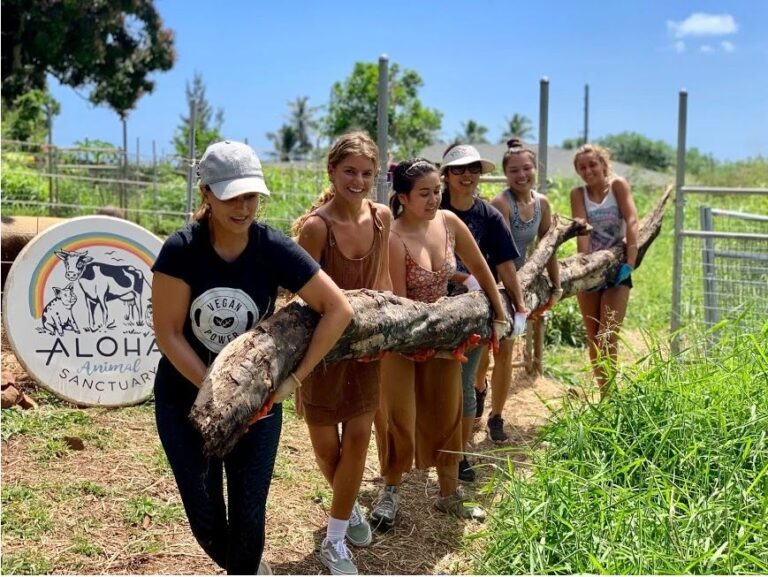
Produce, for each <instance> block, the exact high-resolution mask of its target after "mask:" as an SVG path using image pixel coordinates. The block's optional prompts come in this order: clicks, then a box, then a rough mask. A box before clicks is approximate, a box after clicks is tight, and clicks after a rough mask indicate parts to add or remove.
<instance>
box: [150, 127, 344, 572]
mask: <svg viewBox="0 0 768 577" xmlns="http://www.w3.org/2000/svg"><path fill="white" fill-rule="evenodd" d="M198 174H199V176H200V192H201V194H202V198H203V203H202V206H201V208H200V209H199V210H198V211H197V213H196V214H195V216H194V218H193V222H191V223H190V224H188V225H187V226H185V227H184V228H182V229H180V230H178V231H177V232H175V233H173V234H172V235H171V236H169V237H168V239H167V240H166V241H165V244H164V245H163V248H162V249H161V251H160V254H159V255H158V257H157V260H156V261H155V264H154V266H153V268H152V270H153V272H154V278H153V283H152V305H153V309H154V328H155V338H156V339H157V344H158V347H159V348H160V350H161V352H162V353H163V356H162V358H161V360H160V362H159V364H158V368H157V374H156V378H155V416H156V421H157V430H158V434H159V436H160V441H161V442H162V445H163V449H164V450H165V453H166V455H167V456H168V461H169V463H170V465H171V469H172V470H173V474H174V477H175V478H176V483H177V485H178V487H179V493H180V494H181V499H182V502H183V503H184V509H185V510H186V513H187V517H188V518H189V524H190V527H191V529H192V533H193V534H194V536H195V538H196V539H197V541H198V543H199V544H200V546H201V547H202V548H203V550H204V551H205V552H206V553H207V554H208V555H209V556H210V557H211V559H213V561H214V562H215V563H216V564H217V565H219V566H220V567H222V568H223V569H226V571H227V572H228V573H230V574H238V575H245V574H255V573H256V572H257V571H258V572H259V573H269V572H270V571H269V569H268V566H267V565H266V564H265V563H261V555H262V551H263V549H264V534H265V531H264V520H265V509H266V502H267V495H268V493H269V485H270V482H271V480H272V471H273V468H274V464H275V456H276V453H277V445H278V440H279V438H280V428H281V425H282V404H281V402H280V401H282V400H283V399H284V398H285V397H287V396H288V395H289V394H290V392H291V391H293V390H294V389H295V388H296V387H297V386H300V385H301V380H302V379H303V378H305V377H306V376H307V375H308V374H309V373H310V371H311V370H312V369H313V368H314V366H315V365H316V364H317V363H318V362H319V361H320V360H321V359H322V358H323V357H324V356H325V354H326V353H327V352H328V351H329V350H330V349H331V348H332V347H333V345H334V344H335V343H336V341H337V339H338V338H339V336H341V334H342V332H343V331H344V329H345V327H346V326H347V324H348V323H349V321H350V319H351V318H352V308H351V306H350V304H349V302H348V301H347V299H346V297H345V296H344V293H342V292H341V290H340V289H339V288H338V287H337V286H336V285H335V284H334V282H333V281H332V280H331V279H330V278H329V277H328V275H327V274H325V273H324V272H323V271H322V270H320V267H319V265H318V264H317V263H316V262H315V260H314V259H313V258H312V257H311V256H309V255H308V254H307V253H306V251H305V250H304V249H302V248H301V247H300V246H298V245H297V244H296V243H294V242H293V241H292V240H291V239H290V238H288V237H287V236H286V235H284V234H283V233H281V232H279V231H277V230H274V229H272V228H270V227H268V226H266V225H264V224H261V223H259V222H256V221H255V214H256V210H257V209H258V205H259V197H260V196H261V195H268V194H269V189H268V188H267V185H266V183H265V181H264V173H263V171H262V168H261V163H260V162H259V159H258V157H257V156H256V153H255V152H254V151H253V149H251V147H249V146H248V145H246V144H242V143H239V142H231V141H223V142H217V143H215V144H212V145H210V146H209V147H208V148H207V149H206V151H205V154H203V157H202V159H201V160H200V165H199V169H198ZM280 286H282V287H285V288H286V289H288V290H290V291H291V292H295V293H298V295H299V296H300V297H301V298H302V299H303V300H304V301H305V302H306V303H307V304H308V305H309V306H310V307H312V308H313V309H314V310H315V311H317V312H318V313H320V315H322V316H321V319H320V322H319V323H318V325H317V328H316V330H315V332H314V334H313V336H312V339H311V341H310V344H309V347H308V348H307V352H306V354H305V356H304V358H303V359H302V360H301V362H300V363H299V364H298V366H297V367H296V368H295V369H294V370H293V372H292V373H291V374H290V376H289V377H288V378H287V379H286V380H285V381H284V382H283V383H282V384H281V385H280V386H279V387H278V388H277V392H276V394H275V395H273V397H272V398H271V399H270V401H269V402H268V403H267V405H266V406H265V407H262V409H261V410H260V411H258V412H257V413H256V415H254V419H253V420H252V421H251V423H252V424H251V426H250V428H249V430H248V432H247V433H246V434H245V435H243V436H242V438H241V439H240V440H239V441H238V443H237V445H235V447H234V449H232V451H231V452H230V453H229V454H228V455H226V456H225V457H224V458H223V459H218V458H212V457H206V456H205V455H204V454H203V439H202V437H201V435H200V433H199V432H198V431H197V430H196V429H195V428H194V427H193V425H192V423H191V421H190V420H189V417H188V415H189V412H190V409H191V408H192V404H193V403H194V401H195V398H196V396H197V392H198V389H199V388H200V386H201V385H202V382H203V379H204V377H205V373H206V371H207V369H208V367H209V366H210V365H211V363H212V362H213V360H214V359H215V358H216V355H217V354H218V353H219V352H220V351H221V350H222V349H223V348H224V347H225V346H226V344H227V343H229V342H230V341H231V340H233V339H235V338H236V337H237V336H238V335H240V334H242V333H243V332H245V331H247V330H250V329H251V328H253V327H254V326H255V325H256V324H257V323H258V322H259V321H261V320H263V319H265V318H266V317H268V316H270V315H271V314H272V313H273V312H274V308H275V300H276V297H277V290H278V287H280ZM266 417H270V418H266ZM225 469H226V478H227V499H226V500H225V498H224V489H223V483H222V478H223V473H224V470H225Z"/></svg>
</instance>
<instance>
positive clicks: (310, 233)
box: [297, 215, 328, 262]
mask: <svg viewBox="0 0 768 577" xmlns="http://www.w3.org/2000/svg"><path fill="white" fill-rule="evenodd" d="M297 242H298V243H299V246H301V248H303V249H304V250H306V251H307V252H308V253H309V256H311V257H312V258H313V259H315V260H316V261H317V262H320V259H321V258H322V257H323V249H324V248H325V243H327V242H328V227H326V226H325V222H323V219H322V218H320V217H319V216H316V215H310V216H309V217H308V218H307V220H305V221H304V225H303V226H302V227H301V230H300V231H299V238H298V241H297Z"/></svg>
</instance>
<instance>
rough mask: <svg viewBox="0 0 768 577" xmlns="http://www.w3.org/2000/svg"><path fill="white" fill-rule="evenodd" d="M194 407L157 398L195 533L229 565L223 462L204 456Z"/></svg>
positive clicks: (161, 431)
mask: <svg viewBox="0 0 768 577" xmlns="http://www.w3.org/2000/svg"><path fill="white" fill-rule="evenodd" d="M174 384H175V383H174ZM190 409H191V403H189V405H187V404H186V403H179V402H174V401H173V400H168V401H166V400H163V399H160V398H156V399H155V421H156V423H157V432H158V435H159V436H160V442H161V443H162V445H163V449H164V450H165V454H166V455H167V457H168V462H169V463H170V465H171V470H172V471H173V476H174V477H175V478H176V484H177V485H178V487H179V494H180V495H181V501H182V503H183V504H184V510H185V511H186V513H187V518H188V519H189V526H190V528H191V529H192V534H193V535H194V536H195V539H197V542H198V543H199V544H200V547H202V548H203V550H204V551H205V552H206V553H207V554H208V556H209V557H210V558H211V559H213V561H214V563H216V564H217V565H218V566H219V567H222V568H224V569H226V567H227V548H228V528H227V513H226V507H225V505H224V491H223V481H222V477H223V471H222V463H221V460H219V459H214V458H207V457H205V456H203V439H202V437H201V436H200V433H199V432H198V431H197V430H196V429H195V428H194V427H193V425H192V422H191V421H190V420H189V410H190ZM257 566H258V562H257Z"/></svg>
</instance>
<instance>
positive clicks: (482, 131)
mask: <svg viewBox="0 0 768 577" xmlns="http://www.w3.org/2000/svg"><path fill="white" fill-rule="evenodd" d="M461 130H462V131H463V132H460V133H459V134H458V135H457V136H456V141H457V142H465V143H467V144H488V139H487V138H486V137H485V135H486V134H487V133H488V128H487V127H485V126H483V125H482V124H478V123H477V122H475V121H474V120H467V121H466V122H462V123H461Z"/></svg>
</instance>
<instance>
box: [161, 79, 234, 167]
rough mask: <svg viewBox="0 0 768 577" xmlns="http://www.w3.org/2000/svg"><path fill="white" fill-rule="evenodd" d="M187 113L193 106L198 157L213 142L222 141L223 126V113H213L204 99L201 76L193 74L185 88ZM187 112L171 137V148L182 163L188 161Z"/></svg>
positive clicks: (203, 84) (188, 122)
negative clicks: (193, 105) (190, 81)
mask: <svg viewBox="0 0 768 577" xmlns="http://www.w3.org/2000/svg"><path fill="white" fill-rule="evenodd" d="M185 92H186V97H187V111H189V110H190V108H191V107H192V103H193V102H194V104H195V151H196V152H197V155H198V156H200V155H201V154H202V152H203V151H204V150H205V149H206V148H207V147H208V145H209V144H211V143H213V142H218V141H219V140H221V139H222V136H221V126H222V124H224V111H223V110H222V109H221V108H219V109H217V110H216V112H215V113H214V111H213V108H212V107H211V104H210V103H209V102H208V99H207V98H206V97H205V82H204V81H203V76H202V75H201V74H199V73H197V72H195V74H194V76H193V77H192V85H190V84H189V82H187V85H186V88H185ZM189 124H190V118H189V112H187V113H186V114H182V115H181V122H180V123H179V125H178V126H177V127H176V132H175V133H174V135H173V148H174V149H175V150H176V154H177V155H178V156H179V157H180V158H181V159H182V162H184V161H187V160H189V158H190V156H191V155H190V154H189Z"/></svg>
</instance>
